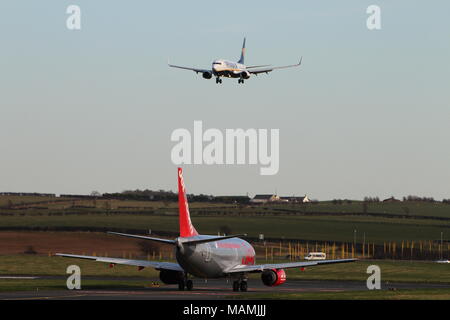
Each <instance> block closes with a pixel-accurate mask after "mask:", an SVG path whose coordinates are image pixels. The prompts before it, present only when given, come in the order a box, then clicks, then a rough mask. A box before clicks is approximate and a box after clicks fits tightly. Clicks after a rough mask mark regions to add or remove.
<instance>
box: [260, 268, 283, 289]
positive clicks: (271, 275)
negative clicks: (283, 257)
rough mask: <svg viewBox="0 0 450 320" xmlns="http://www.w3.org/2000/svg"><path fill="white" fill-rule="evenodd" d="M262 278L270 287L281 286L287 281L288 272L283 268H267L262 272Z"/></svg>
mask: <svg viewBox="0 0 450 320" xmlns="http://www.w3.org/2000/svg"><path fill="white" fill-rule="evenodd" d="M261 280H262V282H263V283H264V284H265V285H266V286H268V287H275V286H279V285H280V284H283V283H285V282H286V273H285V272H284V270H283V269H278V270H277V269H272V270H265V271H263V273H261Z"/></svg>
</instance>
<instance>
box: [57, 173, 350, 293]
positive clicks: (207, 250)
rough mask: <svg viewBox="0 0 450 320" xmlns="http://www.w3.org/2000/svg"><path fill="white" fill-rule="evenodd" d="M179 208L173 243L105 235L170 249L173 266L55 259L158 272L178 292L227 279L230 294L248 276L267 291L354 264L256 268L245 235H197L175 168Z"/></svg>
mask: <svg viewBox="0 0 450 320" xmlns="http://www.w3.org/2000/svg"><path fill="white" fill-rule="evenodd" d="M178 205H179V228H180V236H179V237H178V238H176V239H174V240H170V239H160V238H153V237H147V236H140V235H133V234H124V233H117V232H108V233H110V234H115V235H118V236H123V237H129V238H137V239H143V240H148V241H156V242H160V243H165V244H169V245H172V246H173V247H174V251H175V256H176V260H177V262H178V263H174V262H158V261H147V260H131V259H118V258H108V257H94V256H85V255H74V254H64V253H56V254H55V255H57V256H62V257H68V258H79V259H88V260H95V261H99V262H106V263H109V264H110V266H111V267H112V266H114V265H116V264H123V265H131V266H137V267H138V269H139V270H141V269H143V268H145V267H151V268H155V269H156V270H159V271H160V274H159V278H160V279H161V281H162V282H163V283H165V284H178V288H179V290H184V289H185V288H186V289H187V290H192V289H193V286H194V285H193V282H192V280H190V279H188V275H192V276H194V277H198V278H203V279H208V278H209V279H212V278H229V279H234V281H233V291H239V290H240V291H247V274H248V273H258V272H259V273H261V280H262V282H263V283H264V284H265V285H266V286H269V287H274V286H278V285H280V284H282V283H284V282H285V281H286V273H285V272H284V269H289V268H304V267H310V266H318V265H323V264H332V263H343V262H353V261H355V260H356V259H339V260H317V261H308V262H289V263H270V264H259V265H257V264H255V250H254V249H253V247H252V246H251V244H250V243H248V242H247V241H245V240H242V239H240V238H238V237H239V236H245V235H229V236H211V235H200V234H199V233H198V232H197V230H196V229H195V228H194V226H193V225H192V222H191V218H190V214H189V206H188V201H187V198H186V188H185V186H184V180H183V171H182V169H181V168H178Z"/></svg>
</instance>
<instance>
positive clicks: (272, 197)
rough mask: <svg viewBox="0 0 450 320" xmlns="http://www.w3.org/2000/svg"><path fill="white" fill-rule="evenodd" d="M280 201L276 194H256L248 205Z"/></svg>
mask: <svg viewBox="0 0 450 320" xmlns="http://www.w3.org/2000/svg"><path fill="white" fill-rule="evenodd" d="M277 201H280V197H279V196H277V195H276V194H257V195H256V196H255V197H254V198H253V199H251V200H250V203H267V202H277Z"/></svg>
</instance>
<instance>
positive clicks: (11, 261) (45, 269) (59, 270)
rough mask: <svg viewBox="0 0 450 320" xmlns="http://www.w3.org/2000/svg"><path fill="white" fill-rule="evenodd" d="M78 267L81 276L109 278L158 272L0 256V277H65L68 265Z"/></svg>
mask: <svg viewBox="0 0 450 320" xmlns="http://www.w3.org/2000/svg"><path fill="white" fill-rule="evenodd" d="M73 264H75V265H78V266H79V267H80V268H81V274H82V276H83V275H84V276H110V277H127V276H130V277H131V276H132V277H158V275H159V272H158V271H156V270H154V269H152V268H145V269H143V270H141V271H138V270H137V267H132V266H120V265H116V266H115V267H114V268H110V267H109V265H108V264H107V263H102V262H95V261H90V260H82V259H70V258H63V257H55V256H51V257H48V256H42V255H24V254H22V255H1V256H0V275H33V276H67V274H66V270H67V267H68V266H70V265H73Z"/></svg>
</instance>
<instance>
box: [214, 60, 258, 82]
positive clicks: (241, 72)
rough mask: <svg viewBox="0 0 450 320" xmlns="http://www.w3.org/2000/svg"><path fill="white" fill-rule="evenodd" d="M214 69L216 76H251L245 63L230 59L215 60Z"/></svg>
mask: <svg viewBox="0 0 450 320" xmlns="http://www.w3.org/2000/svg"><path fill="white" fill-rule="evenodd" d="M212 71H213V73H214V75H215V76H216V77H217V76H221V77H227V78H247V76H249V74H248V72H247V68H246V67H245V65H243V64H241V63H238V62H232V61H228V60H214V62H213V63H212Z"/></svg>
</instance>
